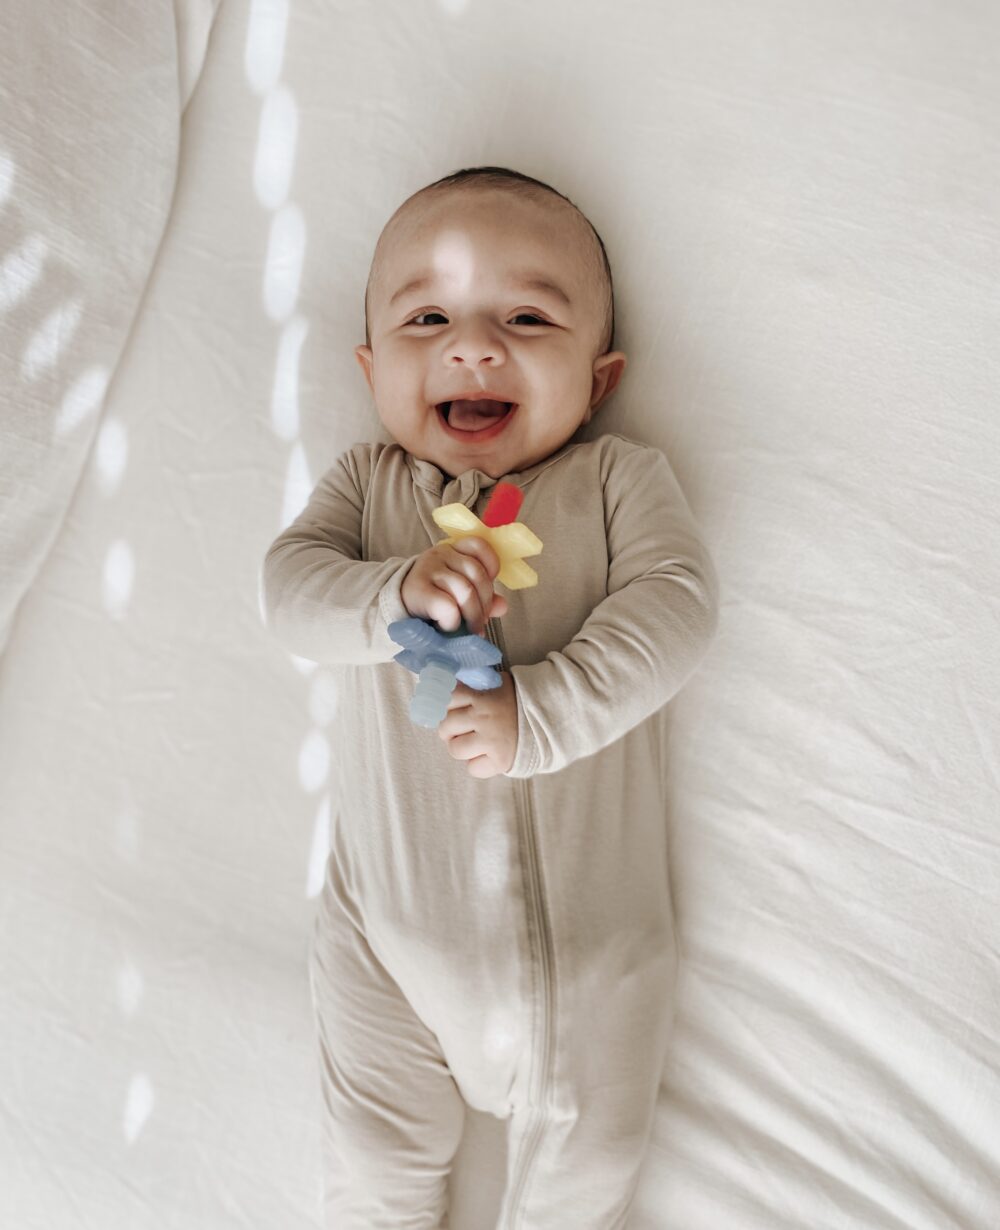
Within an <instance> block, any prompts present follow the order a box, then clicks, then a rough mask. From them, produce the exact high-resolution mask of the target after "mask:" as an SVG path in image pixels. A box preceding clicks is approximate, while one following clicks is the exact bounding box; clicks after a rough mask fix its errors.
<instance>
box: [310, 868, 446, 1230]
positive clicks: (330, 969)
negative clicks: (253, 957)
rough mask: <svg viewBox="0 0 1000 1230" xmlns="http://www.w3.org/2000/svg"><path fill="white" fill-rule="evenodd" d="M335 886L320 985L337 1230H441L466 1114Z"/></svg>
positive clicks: (329, 1220)
mask: <svg viewBox="0 0 1000 1230" xmlns="http://www.w3.org/2000/svg"><path fill="white" fill-rule="evenodd" d="M335 879H336V876H335V875H331V876H328V878H327V883H326V886H325V888H324V892H323V898H322V901H321V907H320V913H319V917H318V919H317V926H316V934H315V942H314V944H313V950H312V954H311V963H310V973H311V981H312V991H313V1001H314V1004H315V1009H316V1019H317V1025H318V1032H319V1044H320V1058H321V1083H322V1093H323V1170H324V1175H323V1185H324V1209H325V1222H326V1225H327V1226H328V1227H330V1230H333V1228H334V1227H335V1228H336V1230H439V1228H440V1227H443V1226H447V1214H446V1199H447V1191H446V1189H447V1180H448V1174H449V1172H450V1170H451V1164H452V1160H453V1158H454V1156H455V1153H456V1150H457V1149H458V1145H459V1141H460V1140H461V1137H462V1130H463V1125H464V1119H465V1103H464V1102H463V1100H462V1097H461V1095H460V1094H459V1092H458V1089H457V1087H456V1085H455V1082H454V1080H453V1079H452V1076H451V1073H450V1072H449V1070H448V1068H447V1066H446V1064H445V1061H444V1059H443V1057H442V1055H441V1051H440V1048H439V1047H438V1043H437V1039H436V1038H435V1036H434V1035H433V1034H432V1033H431V1032H430V1030H428V1029H427V1027H426V1026H425V1025H424V1024H423V1022H422V1021H420V1019H419V1018H418V1017H417V1016H416V1014H415V1013H414V1012H413V1009H412V1008H411V1007H410V1005H409V1003H408V1002H407V1001H406V999H405V998H404V996H403V994H402V992H401V991H400V990H399V988H398V987H397V985H396V983H395V982H394V981H393V979H392V978H391V977H390V976H389V974H388V972H387V971H386V970H385V968H384V967H383V966H382V965H381V963H380V962H379V960H378V959H377V957H376V956H375V954H374V953H373V952H372V949H371V947H370V946H369V944H368V942H367V940H366V939H365V937H364V935H363V934H362V932H361V929H360V927H359V926H358V924H357V921H356V919H355V917H353V916H352V913H351V912H349V910H347V909H345V908H344V904H343V902H342V900H341V899H340V898H339V896H338V894H337V892H336V891H335V890H334V888H333V883H334V881H335Z"/></svg>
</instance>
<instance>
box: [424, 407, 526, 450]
mask: <svg viewBox="0 0 1000 1230" xmlns="http://www.w3.org/2000/svg"><path fill="white" fill-rule="evenodd" d="M517 408H518V407H517V403H516V402H513V403H512V404H511V407H510V409H509V410H508V411H506V412H505V413H504V414H503V415H501V417H500V418H498V419H497V420H496V421H495V422H493V423H491V424H490V425H489V427H483V428H481V429H480V430H479V431H459V430H458V428H457V427H452V425H451V424H450V423H449V422H448V420H447V419H446V418H445V417H444V411H443V410H442V409H441V407H440V406H437V407H436V410H437V416H438V422H439V423H440V424H441V426H442V428H443V429H444V430H445V431H446V432H447V433H448V435H449V436H451V438H452V439H453V440H461V441H462V442H463V443H464V444H478V443H479V441H480V440H492V439H493V438H494V436H498V435H499V434H500V433H501V432H502V431H503V429H504V428H505V427H506V426H507V424H508V423H509V422H510V420H511V419H512V418H513V417H514V412H515V411H516V410H517Z"/></svg>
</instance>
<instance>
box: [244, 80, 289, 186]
mask: <svg viewBox="0 0 1000 1230" xmlns="http://www.w3.org/2000/svg"><path fill="white" fill-rule="evenodd" d="M298 135H299V112H298V108H297V107H296V105H295V98H294V97H293V95H292V92H291V90H290V89H289V88H288V87H287V86H284V85H282V86H278V88H277V89H276V90H272V91H271V93H270V94H268V96H267V97H266V98H265V99H264V105H263V106H262V107H261V109H260V130H259V134H258V137H257V156H256V158H255V160H254V168H253V186H254V191H255V192H256V193H257V200H258V201H260V203H261V204H262V205H265V206H266V207H267V208H268V209H277V208H278V206H279V205H283V204H284V203H285V201H286V200H287V199H288V187H289V184H290V183H291V181H292V166H293V165H294V163H295V146H296V143H297V141H298Z"/></svg>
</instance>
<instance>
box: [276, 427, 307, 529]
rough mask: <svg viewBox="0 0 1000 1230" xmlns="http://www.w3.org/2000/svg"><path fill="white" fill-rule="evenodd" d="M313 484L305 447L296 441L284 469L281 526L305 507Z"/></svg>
mask: <svg viewBox="0 0 1000 1230" xmlns="http://www.w3.org/2000/svg"><path fill="white" fill-rule="evenodd" d="M313 486H314V484H313V480H312V476H311V475H310V473H309V464H308V462H307V461H306V453H305V449H304V448H303V447H302V445H301V443H298V444H296V445H295V447H294V448H293V449H292V451H291V453H290V454H289V456H288V468H287V469H286V470H285V494H284V498H283V499H282V503H281V517H282V521H281V524H282V526H286V525H291V523H292V522H293V521H294V520H295V518H296V517H297V516H298V515H299V513H300V512H301V511H302V510H303V509H304V508H305V506H306V504H308V502H309V496H310V495H311V494H312V489H313Z"/></svg>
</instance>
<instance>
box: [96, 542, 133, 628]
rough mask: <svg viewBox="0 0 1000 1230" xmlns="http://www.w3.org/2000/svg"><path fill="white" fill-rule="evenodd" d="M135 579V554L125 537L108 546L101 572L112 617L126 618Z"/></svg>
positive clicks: (105, 605) (106, 602) (103, 594)
mask: <svg viewBox="0 0 1000 1230" xmlns="http://www.w3.org/2000/svg"><path fill="white" fill-rule="evenodd" d="M134 581H135V556H134V555H133V553H132V548H131V547H130V546H129V545H128V543H127V542H126V541H125V539H124V538H119V539H118V540H117V541H116V542H113V543H112V544H111V546H110V547H108V553H107V555H106V556H105V557H104V568H103V570H102V573H101V596H102V599H103V602H104V609H105V610H106V611H107V613H108V614H109V615H110V616H111V618H112V619H124V618H125V615H126V612H127V611H128V604H129V602H130V600H131V598H132V586H133V583H134Z"/></svg>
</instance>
